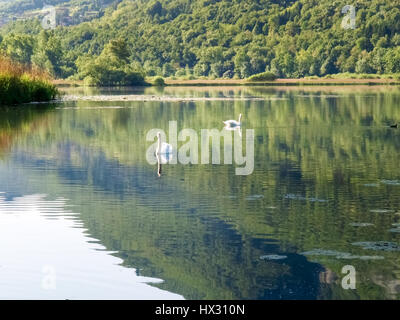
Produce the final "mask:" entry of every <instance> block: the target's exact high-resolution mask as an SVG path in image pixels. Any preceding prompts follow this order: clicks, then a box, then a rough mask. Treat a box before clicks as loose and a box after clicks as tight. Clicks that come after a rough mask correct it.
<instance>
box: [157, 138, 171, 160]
mask: <svg viewBox="0 0 400 320" xmlns="http://www.w3.org/2000/svg"><path fill="white" fill-rule="evenodd" d="M157 138H158V144H157V149H156V156H157V160H158V163H159V165H160V164H166V163H168V162H169V161H171V159H172V154H173V148H172V145H170V144H169V143H166V142H161V133H160V132H159V133H157Z"/></svg>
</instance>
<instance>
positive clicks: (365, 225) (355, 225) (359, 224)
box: [349, 222, 374, 227]
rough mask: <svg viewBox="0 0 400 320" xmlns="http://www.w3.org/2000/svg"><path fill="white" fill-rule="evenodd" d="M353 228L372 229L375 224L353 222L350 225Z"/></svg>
mask: <svg viewBox="0 0 400 320" xmlns="http://www.w3.org/2000/svg"><path fill="white" fill-rule="evenodd" d="M349 225H350V226H352V227H370V226H373V225H374V224H373V223H368V222H353V223H350V224H349Z"/></svg>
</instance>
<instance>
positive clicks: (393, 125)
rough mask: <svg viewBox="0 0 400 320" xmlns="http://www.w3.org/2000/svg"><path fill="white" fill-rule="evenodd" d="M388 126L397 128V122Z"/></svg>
mask: <svg viewBox="0 0 400 320" xmlns="http://www.w3.org/2000/svg"><path fill="white" fill-rule="evenodd" d="M390 127H391V128H398V127H399V124H398V123H396V124H392V125H391V126H390Z"/></svg>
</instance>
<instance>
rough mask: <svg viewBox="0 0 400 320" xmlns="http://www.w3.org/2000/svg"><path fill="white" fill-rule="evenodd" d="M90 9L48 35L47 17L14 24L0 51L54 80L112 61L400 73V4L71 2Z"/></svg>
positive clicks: (220, 71)
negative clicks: (350, 20) (348, 11)
mask: <svg viewBox="0 0 400 320" xmlns="http://www.w3.org/2000/svg"><path fill="white" fill-rule="evenodd" d="M20 2H21V3H31V4H32V3H42V1H36V0H35V1H22V0H20ZM61 2H62V3H64V2H65V1H61V0H60V1H57V0H56V1H47V3H54V4H57V3H61ZM86 2H87V3H90V5H96V3H97V4H98V5H99V6H98V7H96V8H100V7H101V8H103V9H101V10H102V11H101V13H100V14H99V16H98V17H96V18H93V19H91V20H90V21H87V22H83V23H79V24H76V25H58V26H57V28H56V29H54V30H43V28H42V27H41V17H38V18H30V19H26V20H17V21H13V22H10V23H8V24H7V25H5V26H3V28H2V29H1V31H0V32H1V36H0V40H1V43H0V50H2V51H3V52H5V53H6V54H7V55H10V56H11V57H12V58H13V59H16V60H17V61H20V62H32V63H33V64H36V65H38V66H40V67H42V68H45V69H47V70H48V71H50V72H51V73H53V74H54V75H55V76H56V77H59V78H67V77H71V76H72V77H73V78H76V79H83V78H90V79H92V78H93V77H96V73H102V72H103V73H104V72H106V71H107V70H109V69H107V70H104V63H105V61H108V60H110V59H111V60H112V61H114V62H113V63H111V65H110V66H109V68H116V69H118V70H119V71H121V70H122V69H124V68H128V69H129V72H133V71H137V72H139V73H143V74H146V75H147V76H154V75H162V76H167V77H169V76H178V77H183V76H186V77H192V76H195V77H200V76H206V77H215V78H221V77H224V78H233V77H238V78H246V77H249V76H250V75H252V74H257V73H260V72H264V71H272V72H273V73H275V74H276V75H277V76H279V77H304V76H313V75H315V76H324V75H327V74H335V73H344V72H351V73H378V74H383V73H398V72H400V34H399V31H400V1H399V0H391V1H388V0H386V1H382V0H380V1H379V0H372V1H354V3H349V1H347V0H346V1H331V0H320V1H316V0H300V1H293V0H220V1H218V0H151V1H144V0H124V1H114V2H112V1H83V0H81V1H79V0H72V1H69V2H68V3H69V6H70V9H71V10H72V9H73V6H72V4H74V5H75V6H76V7H79V8H83V7H82V4H84V3H86ZM64 5H65V3H64ZM88 5H89V4H88ZM345 5H354V7H355V9H356V28H355V29H344V28H342V26H341V23H342V20H343V18H344V17H345V14H344V13H342V12H341V11H342V8H343V7H344V6H345ZM0 6H1V2H0ZM38 7H40V5H39V6H36V8H38ZM8 8H12V5H10V4H8ZM14 8H15V7H14ZM20 8H22V7H20ZM30 9H33V8H30ZM10 10H11V9H10ZM58 13H59V11H57V14H58ZM110 41H111V43H110ZM107 45H108V49H107V48H106V47H107ZM105 48H106V49H105ZM95 57H99V58H97V59H94V58H95ZM116 75H117V73H116ZM100 78H101V77H98V79H100Z"/></svg>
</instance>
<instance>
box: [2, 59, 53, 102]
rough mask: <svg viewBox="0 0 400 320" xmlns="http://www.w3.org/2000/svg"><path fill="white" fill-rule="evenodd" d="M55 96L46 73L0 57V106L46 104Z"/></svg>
mask: <svg viewBox="0 0 400 320" xmlns="http://www.w3.org/2000/svg"><path fill="white" fill-rule="evenodd" d="M57 95H58V89H57V87H56V86H55V85H54V84H53V83H52V82H51V79H50V77H49V76H48V75H47V73H45V72H43V71H41V70H39V69H35V68H32V67H29V66H26V65H23V64H20V63H16V62H14V61H12V60H11V59H10V58H8V57H5V56H0V106H3V105H16V104H22V103H30V102H47V101H51V100H54V99H55V98H56V97H57Z"/></svg>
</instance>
